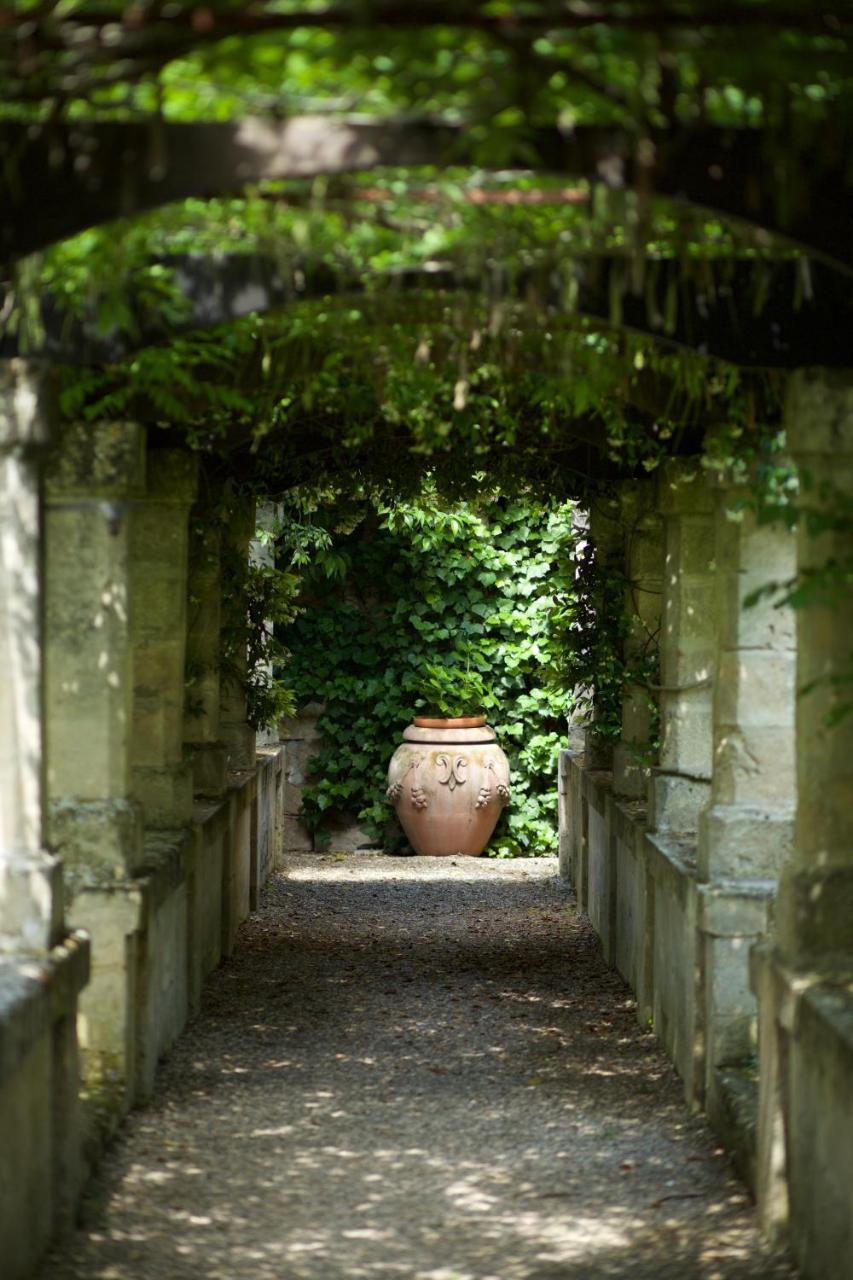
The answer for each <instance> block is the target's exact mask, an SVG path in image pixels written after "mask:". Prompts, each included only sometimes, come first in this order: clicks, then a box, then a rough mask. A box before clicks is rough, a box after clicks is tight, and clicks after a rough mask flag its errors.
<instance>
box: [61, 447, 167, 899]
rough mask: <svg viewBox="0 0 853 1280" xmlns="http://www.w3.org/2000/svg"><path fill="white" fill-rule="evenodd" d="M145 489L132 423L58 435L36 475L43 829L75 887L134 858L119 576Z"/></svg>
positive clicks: (128, 678) (109, 875)
mask: <svg viewBox="0 0 853 1280" xmlns="http://www.w3.org/2000/svg"><path fill="white" fill-rule="evenodd" d="M144 485H145V436H144V432H143V430H142V429H141V428H140V427H139V426H137V425H136V424H134V423H126V422H108V423H96V424H89V423H86V424H81V425H79V426H74V427H67V428H66V429H65V430H64V431H63V433H62V435H61V437H60V439H59V440H58V442H57V445H56V448H55V449H54V450H53V452H52V454H51V458H50V463H49V466H48V469H47V476H46V516H45V541H46V553H47V585H46V617H47V646H46V654H45V668H46V670H45V675H46V688H47V718H46V724H47V746H48V795H49V799H50V809H49V832H50V839H51V843H52V846H53V847H54V848H55V849H57V851H58V852H59V853H61V855H62V858H63V860H64V862H65V866H66V872H67V874H68V875H69V877H70V880H71V884H72V889H74V890H75V891H76V889H77V888H80V887H85V886H86V885H87V884H88V885H90V884H96V883H99V882H101V881H103V880H104V879H105V878H106V880H108V881H109V880H112V879H121V878H123V877H125V876H127V875H132V874H133V873H134V872H135V871H136V870H138V868H139V867H140V865H141V862H142V821H141V812H140V809H139V806H138V805H136V804H134V803H133V801H132V800H131V799H130V755H131V728H132V700H133V677H132V652H131V643H132V641H131V616H130V611H131V601H130V598H129V592H128V575H129V567H130V544H131V539H132V534H131V528H132V523H133V518H134V516H133V504H134V502H135V500H136V499H137V498H139V497H140V495H141V494H142V493H143V492H144Z"/></svg>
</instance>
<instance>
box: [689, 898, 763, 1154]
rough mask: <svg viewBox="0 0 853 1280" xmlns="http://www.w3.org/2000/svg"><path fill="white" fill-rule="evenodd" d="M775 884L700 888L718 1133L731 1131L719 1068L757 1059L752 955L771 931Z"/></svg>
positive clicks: (710, 1095) (709, 1061)
mask: <svg viewBox="0 0 853 1280" xmlns="http://www.w3.org/2000/svg"><path fill="white" fill-rule="evenodd" d="M775 892H776V882H775V880H766V881H754V882H752V883H746V882H740V883H738V882H734V883H731V884H705V885H700V886H699V910H698V918H697V925H698V928H699V933H700V939H701V943H700V945H701V960H700V962H701V966H702V991H703V1002H704V1008H703V1011H702V1012H703V1025H704V1038H705V1108H706V1111H707V1112H708V1117H709V1119H710V1121H711V1124H712V1125H713V1126H714V1128H716V1129H717V1130H718V1131H721V1130H723V1129H724V1128H725V1118H724V1114H723V1113H724V1101H723V1099H722V1098H721V1096H720V1093H719V1075H718V1073H719V1069H720V1068H721V1067H725V1066H736V1065H737V1064H739V1063H742V1062H744V1061H751V1060H754V1058H755V1055H756V1052H757V1047H758V1026H757V1006H756V1001H755V997H754V995H753V994H752V991H751V990H750V985H749V968H748V965H747V964H746V955H747V954H748V951H749V948H750V947H751V946H752V944H753V943H755V942H757V941H759V940H760V939H761V938H762V937H763V936H764V935H765V933H766V932H767V928H768V923H769V916H770V910H771V907H772V903H773V899H774V896H775Z"/></svg>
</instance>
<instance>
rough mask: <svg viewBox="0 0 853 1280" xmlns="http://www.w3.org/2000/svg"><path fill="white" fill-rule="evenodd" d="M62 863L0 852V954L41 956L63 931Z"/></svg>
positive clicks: (44, 855)
mask: <svg viewBox="0 0 853 1280" xmlns="http://www.w3.org/2000/svg"><path fill="white" fill-rule="evenodd" d="M63 920H64V910H63V893H62V863H61V861H60V859H59V858H54V857H52V856H51V855H50V854H49V853H40V854H39V853H35V854H33V853H17V852H14V851H12V852H9V853H6V852H4V851H0V955H17V956H23V955H43V954H44V952H46V951H49V950H50V948H51V947H53V946H56V945H57V943H59V942H60V941H61V940H62V937H63V934H64V932H65V926H64V923H63Z"/></svg>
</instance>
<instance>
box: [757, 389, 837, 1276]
mask: <svg viewBox="0 0 853 1280" xmlns="http://www.w3.org/2000/svg"><path fill="white" fill-rule="evenodd" d="M785 421H786V434H787V441H788V447H789V449H790V451H791V453H792V455H793V457H794V459H795V461H796V462H797V464H798V467H799V469H800V474H801V478H802V492H801V506H802V509H803V510H802V515H801V518H800V523H799V528H798V531H797V565H798V568H799V569H800V571H801V572H803V573H805V574H807V575H808V574H810V573H812V572H813V571H815V570H820V569H821V568H822V567H824V566H826V565H827V564H828V563H833V564H838V565H844V564H845V563H850V562H851V559H853V525H852V524H851V521H850V511H851V508H853V377H851V375H850V374H849V373H843V374H831V373H827V372H826V371H823V370H809V371H800V372H798V373H796V374H794V375H793V377H792V378H791V380H790V385H789V390H788V398H787V401H786V406H785ZM827 517H829V518H828V519H827ZM851 636H853V598H851V595H850V592H849V590H848V591H847V592H846V593H845V592H839V593H837V594H836V597H835V598H834V599H833V598H831V597H828V596H822V597H820V598H818V599H817V600H815V601H814V602H813V603H811V604H810V605H809V606H808V607H807V608H805V609H802V610H799V611H798V616H797V673H796V684H797V687H798V689H799V691H800V692H799V696H798V697H797V700H796V749H797V761H796V776H797V813H796V822H795V829H794V839H793V847H792V850H791V852H790V855H789V856H788V858H787V860H786V861H785V863H784V866H783V868H782V874H781V879H780V887H779V901H778V906H777V911H776V923H775V927H774V928H773V930H772V932H771V934H770V937H769V938H768V940H767V941H766V942H765V943H763V944H761V945H760V946H757V947H756V948H754V950H753V957H752V959H753V965H752V968H753V986H754V990H755V992H756V995H757V997H758V1003H759V1017H760V1027H759V1054H760V1063H761V1077H760V1097H759V1104H760V1105H759V1117H758V1151H757V1195H758V1205H759V1212H760V1214H761V1217H762V1221H763V1224H764V1226H765V1229H766V1230H767V1231H768V1232H769V1233H770V1234H772V1235H779V1236H783V1237H785V1236H786V1237H787V1238H788V1239H789V1240H790V1241H791V1243H792V1245H793V1248H794V1252H795V1255H796V1257H797V1261H798V1262H799V1265H800V1268H801V1273H802V1275H803V1276H804V1277H806V1278H807V1280H850V1277H851V1276H853V1248H851V1245H853V1123H851V1116H852V1115H853V715H852V714H847V715H845V716H842V717H841V718H840V719H837V720H834V719H833V713H837V712H838V711H839V709H840V708H841V707H842V706H843V704H844V703H845V701H846V700H848V699H849V697H850V686H849V673H850V662H851V651H853V644H851Z"/></svg>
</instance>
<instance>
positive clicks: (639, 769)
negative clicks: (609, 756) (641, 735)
mask: <svg viewBox="0 0 853 1280" xmlns="http://www.w3.org/2000/svg"><path fill="white" fill-rule="evenodd" d="M650 778H651V769H650V768H649V766H648V765H641V764H639V763H638V761H637V751H636V749H635V748H634V747H632V746H631V744H630V743H628V742H619V743H617V745H616V746H615V747H614V749H613V790H614V791H615V793H616V795H618V796H627V797H628V799H630V800H645V799H646V797H647V795H648V791H649V779H650Z"/></svg>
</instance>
